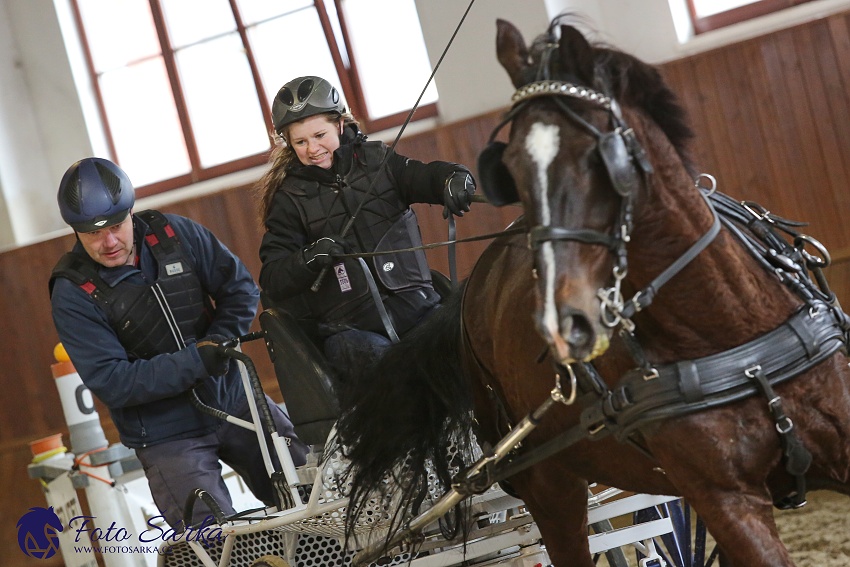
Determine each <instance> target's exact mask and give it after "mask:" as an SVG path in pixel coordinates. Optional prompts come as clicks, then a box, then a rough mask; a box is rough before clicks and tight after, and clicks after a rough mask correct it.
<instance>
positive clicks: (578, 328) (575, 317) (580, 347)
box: [561, 313, 596, 360]
mask: <svg viewBox="0 0 850 567" xmlns="http://www.w3.org/2000/svg"><path fill="white" fill-rule="evenodd" d="M561 328H562V329H565V330H566V329H569V333H568V334H567V336H566V337H565V338H566V340H567V344H568V345H569V346H570V354H571V355H572V357H573V358H575V359H576V360H583V359H585V358H587V357H588V356H589V355H590V353H591V352H593V347H594V345H595V344H596V333H594V331H593V325H591V324H590V320H588V318H587V317H586V316H585V315H583V314H581V313H573V314H571V315H569V316H568V317H565V321H564V323H563V324H562V325H561Z"/></svg>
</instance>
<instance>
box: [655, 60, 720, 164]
mask: <svg viewBox="0 0 850 567" xmlns="http://www.w3.org/2000/svg"><path fill="white" fill-rule="evenodd" d="M692 70H693V69H692V66H691V65H688V64H687V63H686V62H685V61H671V62H670V63H666V64H664V65H663V66H660V67H659V71H660V72H661V74H662V76H663V77H664V80H665V82H666V83H667V86H668V87H669V88H670V90H672V91H673V93H674V94H675V95H676V99H677V101H678V104H679V105H680V106H681V107H682V108H683V109H684V110H685V112H686V114H687V116H686V119H687V123H688V125H689V126H690V127H691V130H692V131H693V134H694V137H693V138H692V139H691V140H689V141H688V151H689V154H690V157H691V162H692V163H693V165H694V167H695V169H696V171H697V172H698V173H702V172H705V173H711V174H712V175H714V174H715V172H714V171H712V167H711V165H710V163H711V162H712V161H713V160H710V159H709V158H708V157H707V155H710V152H709V150H708V148H709V147H710V145H711V140H710V138H709V137H708V136H706V135H705V126H704V125H705V124H706V122H707V121H708V120H707V118H706V117H705V115H704V109H703V105H702V103H701V100H700V97H699V89H696V88H694V83H695V81H696V79H695V78H694V77H693V74H692Z"/></svg>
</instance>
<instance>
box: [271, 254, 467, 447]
mask: <svg viewBox="0 0 850 567" xmlns="http://www.w3.org/2000/svg"><path fill="white" fill-rule="evenodd" d="M431 278H432V281H433V285H434V289H435V290H436V291H437V293H439V294H440V297H442V298H445V297H447V296H448V294H449V293H450V292H451V290H452V289H453V286H452V283H451V281H450V280H449V278H448V277H446V276H445V275H444V274H442V273H440V272H437V271H435V270H432V271H431ZM261 299H262V302H263V306H264V307H265V309H264V310H263V312H262V313H260V327H261V328H262V330H263V333H264V334H265V341H266V348H267V349H268V352H269V357H270V359H271V362H272V365H273V366H274V371H275V375H276V376H277V382H278V385H279V387H280V392H281V395H282V396H283V399H284V400H285V402H286V408H287V411H288V413H289V418H290V420H291V421H292V425H293V427H294V428H295V433H296V434H297V435H298V438H299V439H301V440H302V441H303V442H304V443H306V444H308V445H314V446H319V447H321V446H323V445H324V444H325V442H326V441H327V438H328V435H329V434H330V432H331V429H332V428H333V425H334V423H336V420H337V418H338V417H339V403H338V400H337V397H336V394H335V392H334V373H333V369H332V367H331V364H330V363H329V362H328V360H327V359H326V358H325V355H324V353H323V352H322V350H321V348H320V345H321V342H320V340H319V339H317V338H316V336H315V335H313V333H312V332H311V328H310V326H309V323H307V321H308V318H307V317H306V309H307V308H306V304H304V303H303V301H298V300H297V299H296V300H294V301H292V302H287V303H286V304H284V305H275V304H273V303H271V302H269V300H268V297H267V296H266V295H265V294H262V297H261Z"/></svg>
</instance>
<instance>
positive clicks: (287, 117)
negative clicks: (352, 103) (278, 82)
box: [272, 76, 345, 134]
mask: <svg viewBox="0 0 850 567" xmlns="http://www.w3.org/2000/svg"><path fill="white" fill-rule="evenodd" d="M326 112H338V113H340V114H342V113H344V112H345V105H344V104H343V102H342V97H341V96H340V95H339V91H338V90H336V89H335V88H334V86H333V85H331V84H330V83H329V82H327V81H326V80H324V79H323V78H321V77H313V76H309V77H298V78H297V79H293V80H292V81H289V82H288V83H286V84H285V85H283V86H282V87H281V88H280V90H279V91H277V96H275V97H274V103H273V104H272V121H273V122H274V130H275V132H277V133H278V134H280V133H281V131H282V130H283V128H284V127H285V126H288V125H290V124H292V123H293V122H298V121H299V120H301V119H302V118H308V117H310V116H315V115H316V114H324V113H326Z"/></svg>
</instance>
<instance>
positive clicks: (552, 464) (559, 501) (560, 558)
mask: <svg viewBox="0 0 850 567" xmlns="http://www.w3.org/2000/svg"><path fill="white" fill-rule="evenodd" d="M510 483H511V486H513V487H514V488H515V489H516V491H517V493H518V494H519V496H520V498H522V500H523V502H525V505H526V507H527V508H528V511H529V512H531V516H532V517H533V518H534V521H535V523H536V524H537V527H538V528H540V534H541V535H542V536H543V543H544V544H545V545H546V551H547V552H548V554H549V559H551V561H552V565H554V566H555V567H566V566H570V567H593V559H592V557H591V556H590V547H589V545H588V541H587V537H588V533H587V481H585V480H584V479H581V478H578V477H577V476H575V475H573V474H571V473H570V472H569V471H568V470H567V468H566V467H565V466H563V465H562V464H561V463H559V462H558V461H557V460H556V458H554V457H553V458H551V459H549V460H547V461H545V462H543V463H541V464H538V465H537V466H534V467H532V468H530V469H528V470H526V471H523V472H521V473H518V474H517V475H515V476H513V477H511V478H510Z"/></svg>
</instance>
